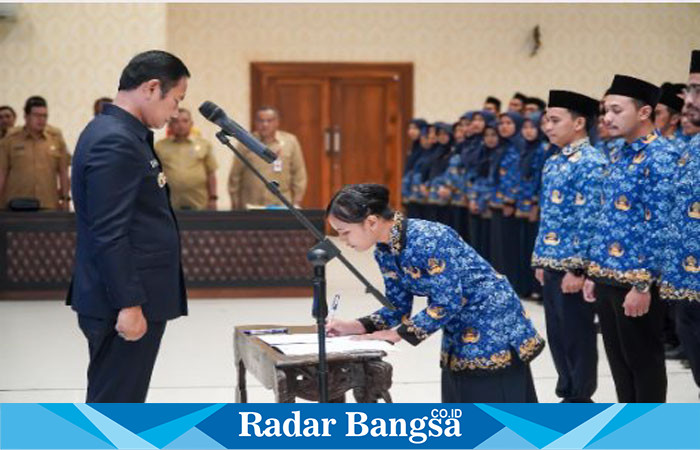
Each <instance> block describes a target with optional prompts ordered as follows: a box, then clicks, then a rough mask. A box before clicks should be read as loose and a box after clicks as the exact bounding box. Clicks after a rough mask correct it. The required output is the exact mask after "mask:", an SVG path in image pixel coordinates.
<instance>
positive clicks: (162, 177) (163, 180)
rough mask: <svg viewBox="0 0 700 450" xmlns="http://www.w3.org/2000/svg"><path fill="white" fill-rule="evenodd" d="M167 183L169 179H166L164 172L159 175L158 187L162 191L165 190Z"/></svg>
mask: <svg viewBox="0 0 700 450" xmlns="http://www.w3.org/2000/svg"><path fill="white" fill-rule="evenodd" d="M167 182H168V179H167V178H165V174H164V173H163V172H160V173H159V174H158V187H159V188H161V189H162V188H164V187H165V185H166V184H167Z"/></svg>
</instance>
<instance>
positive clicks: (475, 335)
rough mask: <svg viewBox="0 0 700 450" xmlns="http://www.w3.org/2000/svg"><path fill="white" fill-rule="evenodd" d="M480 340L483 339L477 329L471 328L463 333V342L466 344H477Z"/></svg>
mask: <svg viewBox="0 0 700 450" xmlns="http://www.w3.org/2000/svg"><path fill="white" fill-rule="evenodd" d="M479 339H481V334H480V333H479V330H477V329H476V328H473V327H469V328H467V329H466V330H464V333H462V342H464V343H465V344H476V343H477V342H479Z"/></svg>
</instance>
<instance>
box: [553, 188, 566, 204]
mask: <svg viewBox="0 0 700 450" xmlns="http://www.w3.org/2000/svg"><path fill="white" fill-rule="evenodd" d="M563 201H564V196H563V195H561V192H559V191H558V190H556V189H555V190H553V191H552V203H556V204H557V205H558V204H560V203H561V202H563Z"/></svg>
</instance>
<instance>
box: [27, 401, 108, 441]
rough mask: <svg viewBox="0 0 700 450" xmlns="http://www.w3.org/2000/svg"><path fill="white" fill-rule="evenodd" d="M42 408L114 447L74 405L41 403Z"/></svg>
mask: <svg viewBox="0 0 700 450" xmlns="http://www.w3.org/2000/svg"><path fill="white" fill-rule="evenodd" d="M40 405H41V406H43V407H44V408H46V409H48V410H49V411H51V412H52V413H54V414H56V415H57V416H60V417H63V418H64V419H66V420H67V421H69V422H70V423H72V424H73V425H75V426H77V427H80V428H82V429H83V430H85V431H87V432H88V433H90V434H92V435H93V436H95V437H97V438H99V439H102V440H103V441H105V442H106V443H107V444H109V445H112V443H111V442H110V441H109V439H107V436H105V435H104V434H103V433H102V432H101V431H100V430H99V429H97V427H96V426H95V424H94V423H92V422H90V421H89V420H88V418H87V417H85V416H84V415H83V413H82V412H80V410H79V409H78V408H77V407H76V406H75V405H74V404H72V403H40Z"/></svg>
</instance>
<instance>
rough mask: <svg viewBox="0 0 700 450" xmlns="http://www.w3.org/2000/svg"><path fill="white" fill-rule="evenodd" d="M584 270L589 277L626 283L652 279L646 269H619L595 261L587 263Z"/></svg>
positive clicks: (643, 281)
mask: <svg viewBox="0 0 700 450" xmlns="http://www.w3.org/2000/svg"><path fill="white" fill-rule="evenodd" d="M586 272H587V273H588V275H589V276H590V277H591V278H608V279H612V280H615V281H618V282H620V283H627V284H637V283H651V281H652V276H651V273H650V272H649V271H648V270H646V269H633V270H628V271H620V270H615V269H609V268H604V267H601V266H600V265H599V264H598V263H595V262H591V263H589V265H588V267H586Z"/></svg>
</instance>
